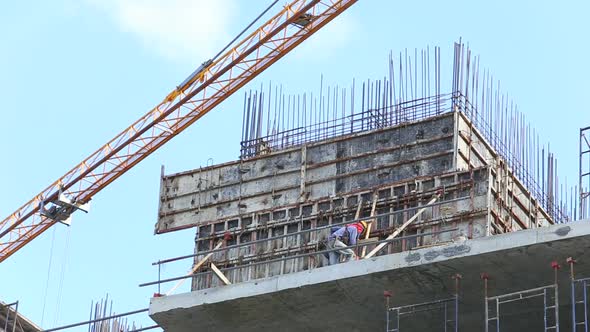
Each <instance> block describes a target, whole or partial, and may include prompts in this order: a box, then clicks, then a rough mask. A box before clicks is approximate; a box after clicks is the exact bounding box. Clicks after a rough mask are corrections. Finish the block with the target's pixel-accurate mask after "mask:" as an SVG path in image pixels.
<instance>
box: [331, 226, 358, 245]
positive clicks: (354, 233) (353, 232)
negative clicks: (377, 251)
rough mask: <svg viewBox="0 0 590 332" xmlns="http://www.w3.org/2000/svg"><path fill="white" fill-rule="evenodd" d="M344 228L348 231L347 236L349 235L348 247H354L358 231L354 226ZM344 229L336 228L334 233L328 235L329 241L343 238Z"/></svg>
mask: <svg viewBox="0 0 590 332" xmlns="http://www.w3.org/2000/svg"><path fill="white" fill-rule="evenodd" d="M346 228H347V229H348V234H349V235H350V236H349V244H348V245H350V246H354V245H355V244H356V241H357V238H358V230H357V228H356V227H355V226H354V225H348V226H347V227H346ZM344 229H345V227H344V226H343V227H340V228H338V229H337V230H336V231H335V232H334V233H332V234H330V239H334V238H337V237H343V236H344Z"/></svg>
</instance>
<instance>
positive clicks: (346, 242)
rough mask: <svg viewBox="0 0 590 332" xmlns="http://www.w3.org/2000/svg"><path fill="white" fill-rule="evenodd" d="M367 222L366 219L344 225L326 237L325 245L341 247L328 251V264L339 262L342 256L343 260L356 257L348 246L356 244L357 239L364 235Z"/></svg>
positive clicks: (332, 247)
mask: <svg viewBox="0 0 590 332" xmlns="http://www.w3.org/2000/svg"><path fill="white" fill-rule="evenodd" d="M367 225H368V223H367V222H366V221H360V222H355V223H352V224H348V225H344V226H342V227H340V228H338V229H337V230H335V231H334V232H332V234H330V236H329V237H328V243H327V247H328V249H336V248H343V247H344V249H341V250H335V251H330V252H329V253H328V260H329V263H330V265H334V264H338V263H340V259H341V257H342V256H344V260H343V261H344V262H347V261H349V260H351V259H356V258H357V257H356V254H355V252H354V250H352V249H351V248H346V247H348V246H354V245H356V244H357V241H358V239H359V238H360V237H361V236H364V234H365V232H366V231H367Z"/></svg>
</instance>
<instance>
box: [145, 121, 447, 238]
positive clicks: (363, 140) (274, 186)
mask: <svg viewBox="0 0 590 332" xmlns="http://www.w3.org/2000/svg"><path fill="white" fill-rule="evenodd" d="M453 123H454V121H453V115H452V114H443V115H441V116H437V117H434V118H431V119H427V120H424V121H420V122H417V123H412V124H404V125H402V126H396V127H390V128H385V129H381V130H377V131H372V132H365V133H359V134H354V135H350V136H343V137H337V138H335V139H332V140H328V141H323V142H316V143H311V144H308V145H304V146H302V147H297V148H293V149H290V150H286V151H279V152H274V153H271V154H268V155H264V156H260V157H257V158H254V159H251V160H244V161H236V162H232V163H226V164H222V165H216V166H211V167H207V168H200V169H196V170H193V171H189V172H183V173H179V174H172V175H167V176H164V177H163V178H162V186H161V189H160V202H161V204H160V208H159V218H158V223H157V224H156V232H157V233H161V232H166V231H171V230H176V229H182V228H186V227H193V226H197V225H203V224H206V223H208V222H212V221H214V220H217V219H220V218H226V217H232V216H238V215H240V214H244V213H251V212H253V211H259V210H263V209H274V208H278V207H281V206H285V205H291V204H295V203H298V202H303V201H305V200H310V199H312V200H313V199H318V198H322V197H330V196H334V195H341V194H342V193H345V192H350V191H352V190H357V189H359V188H366V187H372V186H377V185H382V184H387V183H392V182H395V181H401V180H403V179H408V178H413V177H417V176H427V175H432V174H439V173H442V172H448V171H451V170H452V167H453V160H452V158H453V134H452V132H453V131H452V128H453V125H454V124H453Z"/></svg>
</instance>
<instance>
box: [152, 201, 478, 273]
mask: <svg viewBox="0 0 590 332" xmlns="http://www.w3.org/2000/svg"><path fill="white" fill-rule="evenodd" d="M467 199H470V197H469V196H466V197H459V198H454V199H451V200H447V201H440V202H435V203H432V204H429V205H428V206H426V207H427V208H429V207H435V206H439V205H442V204H446V203H453V202H458V201H462V200H467ZM421 208H424V206H415V207H409V208H406V209H403V210H397V211H393V212H386V213H382V214H378V215H375V216H373V219H377V218H380V217H386V216H390V215H394V214H397V213H402V212H408V211H413V210H418V209H421ZM312 217H313V216H312ZM365 219H367V218H366V217H363V218H358V219H353V220H347V221H344V222H341V223H336V224H330V225H325V226H320V227H316V228H310V229H305V230H301V231H298V232H293V233H287V234H283V235H278V236H274V237H272V238H267V239H261V240H255V241H250V242H245V243H240V244H235V245H231V246H227V247H224V248H219V249H213V250H208V251H201V252H198V253H196V254H189V255H184V256H178V257H173V258H168V259H162V260H159V261H157V262H153V263H152V265H160V264H166V263H170V262H174V261H178V260H183V259H187V258H193V257H197V256H201V255H206V254H209V253H215V252H220V251H224V250H230V249H236V248H241V247H246V246H250V245H253V244H259V243H264V242H268V241H273V240H278V239H282V238H286V237H290V236H294V235H300V234H305V233H310V232H315V231H320V230H323V229H327V228H332V227H337V226H344V225H347V224H353V223H355V222H359V221H363V220H365Z"/></svg>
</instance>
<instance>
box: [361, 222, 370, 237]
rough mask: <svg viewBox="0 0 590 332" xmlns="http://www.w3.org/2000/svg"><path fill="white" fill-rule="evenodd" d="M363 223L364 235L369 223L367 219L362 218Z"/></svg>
mask: <svg viewBox="0 0 590 332" xmlns="http://www.w3.org/2000/svg"><path fill="white" fill-rule="evenodd" d="M361 225H363V232H362V235H364V234H365V233H366V232H367V229H368V226H369V223H368V222H367V221H366V220H361Z"/></svg>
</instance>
